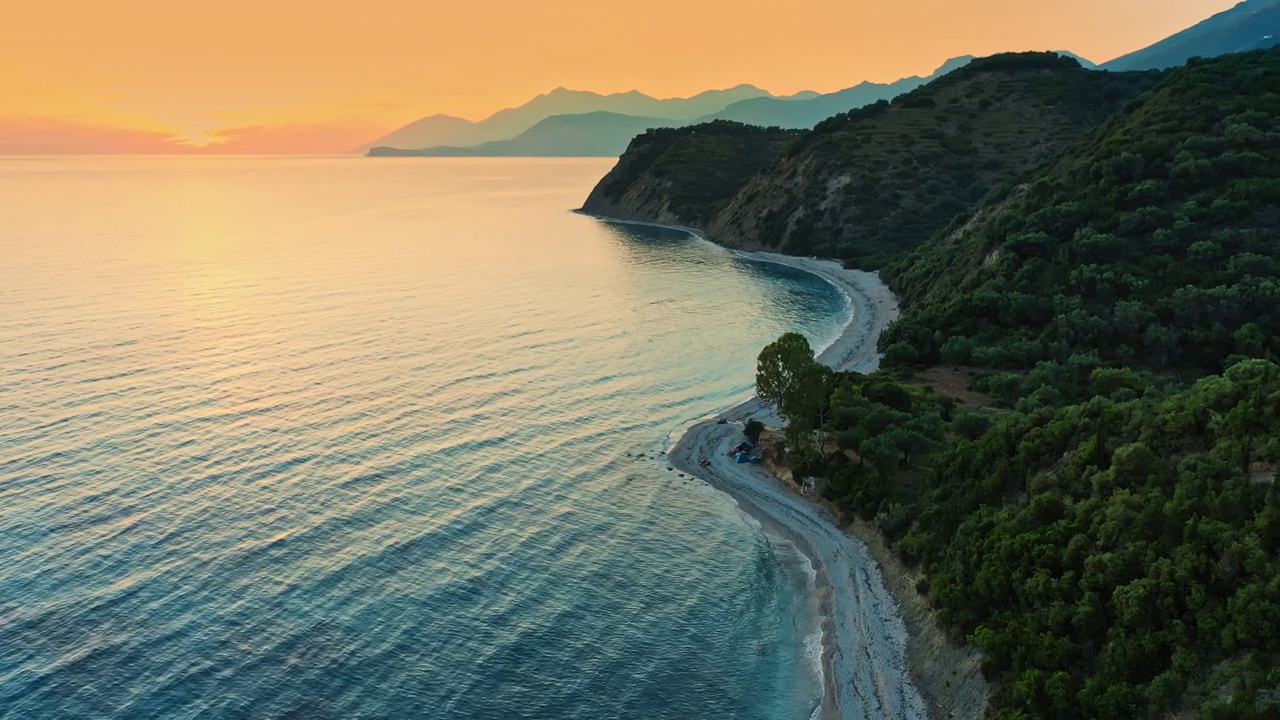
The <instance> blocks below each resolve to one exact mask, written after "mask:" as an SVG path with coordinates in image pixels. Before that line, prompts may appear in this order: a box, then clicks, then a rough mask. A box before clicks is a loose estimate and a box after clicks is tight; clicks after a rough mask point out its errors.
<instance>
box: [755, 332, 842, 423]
mask: <svg viewBox="0 0 1280 720" xmlns="http://www.w3.org/2000/svg"><path fill="white" fill-rule="evenodd" d="M830 380H831V370H830V368H827V367H826V366H825V365H822V364H821V363H819V362H818V361H816V360H814V359H813V349H812V348H810V347H809V341H808V340H806V339H805V337H804V336H803V335H801V334H799V333H787V334H785V335H783V336H782V337H780V338H778V339H777V340H775V341H773V342H772V343H770V344H769V345H766V346H765V348H764V350H761V351H760V357H759V358H758V360H757V361H756V393H757V394H759V395H760V398H761V399H763V400H764V401H766V402H771V403H773V404H774V405H776V406H777V408H778V412H779V413H781V414H782V416H783V417H784V418H786V419H787V420H788V421H790V422H792V423H794V422H796V421H798V420H804V421H806V424H807V423H809V422H812V423H815V427H816V424H817V423H820V422H821V420H822V419H823V418H822V417H821V415H822V414H823V412H822V411H823V409H824V408H825V406H826V405H827V398H828V397H829V393H828V387H827V386H828V385H829V382H830Z"/></svg>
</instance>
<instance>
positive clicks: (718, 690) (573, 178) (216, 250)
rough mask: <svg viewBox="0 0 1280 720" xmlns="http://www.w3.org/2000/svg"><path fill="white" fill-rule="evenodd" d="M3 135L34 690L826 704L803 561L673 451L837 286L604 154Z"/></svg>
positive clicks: (86, 695)
mask: <svg viewBox="0 0 1280 720" xmlns="http://www.w3.org/2000/svg"><path fill="white" fill-rule="evenodd" d="M3 162H4V164H2V165H0V184H3V186H4V187H6V188H12V189H14V192H7V193H6V196H5V197H3V198H0V251H2V252H0V278H3V282H2V283H0V340H2V341H3V342H2V343H0V558H4V560H3V561H2V562H0V717H4V718H63V717H109V718H135V717H163V718H185V717H209V718H222V717H250V716H251V717H298V718H355V717H370V718H375V717H432V718H436V717H439V718H562V717H563V718H601V717H618V718H680V719H694V718H783V717H794V716H807V715H808V713H809V710H810V709H811V708H812V707H813V705H814V703H816V699H817V694H818V688H817V686H816V679H815V677H814V674H813V663H812V661H811V660H810V659H807V658H806V657H805V655H804V654H805V636H806V635H807V634H809V633H811V632H812V631H813V628H812V620H813V619H812V616H811V612H810V610H809V608H808V598H807V596H806V593H805V583H806V582H807V578H806V576H805V575H804V573H803V572H802V568H801V567H800V566H799V565H798V563H797V562H796V561H795V558H794V557H792V552H791V551H790V550H789V549H788V548H786V547H784V546H780V545H778V544H777V543H774V542H771V541H770V540H769V539H768V538H767V537H765V536H764V535H763V534H762V533H761V532H759V530H758V529H757V528H755V527H754V526H753V524H752V523H751V522H750V521H749V520H748V519H746V518H744V517H743V516H742V515H741V514H740V513H739V512H738V511H737V510H736V509H735V508H734V506H733V504H732V503H731V502H730V501H729V500H728V499H727V498H725V497H724V496H722V495H720V494H718V493H716V492H715V491H712V490H711V489H709V488H707V487H705V486H703V485H701V484H700V483H694V482H690V481H688V480H687V479H682V478H679V477H677V474H676V473H674V472H670V471H668V470H667V468H666V466H665V464H663V463H662V462H661V459H660V458H658V459H654V455H655V453H657V452H659V451H660V450H661V449H662V448H663V447H665V444H666V441H667V438H668V436H669V435H670V434H671V433H673V432H675V431H677V430H678V429H679V428H680V427H681V426H683V425H684V424H687V423H688V422H689V421H690V420H692V419H693V418H695V417H698V416H701V415H704V414H706V413H707V412H709V411H711V410H713V409H716V408H719V407H721V406H724V405H726V404H728V403H729V402H730V401H732V400H733V399H735V398H738V397H740V396H742V395H743V394H744V393H746V392H747V391H749V389H750V387H751V382H752V377H753V371H754V358H755V355H756V353H758V351H759V349H760V348H761V347H762V346H763V345H764V344H765V343H767V342H769V341H770V340H772V339H774V338H775V337H776V336H777V335H779V334H780V333H782V332H785V331H787V330H791V329H796V328H799V329H802V330H803V331H804V332H806V333H807V334H809V335H810V337H811V338H812V339H814V340H815V341H820V340H821V339H822V338H824V337H827V336H829V335H830V334H832V333H833V332H834V331H835V329H836V325H837V323H838V318H839V315H840V314H841V312H842V311H843V309H844V300H843V298H841V297H839V296H838V295H837V294H836V293H835V291H834V290H833V289H831V288H830V287H828V286H827V285H825V284H824V283H822V282H821V281H819V280H817V279H815V278H813V277H811V276H808V275H805V274H802V273H798V272H795V271H790V270H785V269H780V268H777V267H774V266H768V265H761V264H757V263H750V262H745V261H742V260H739V259H737V258H735V257H734V256H732V255H731V254H729V253H727V252H725V251H723V250H721V249H718V248H715V247H713V246H711V245H708V244H706V243H702V242H698V241H694V240H691V239H689V238H687V237H685V236H683V235H681V234H679V233H674V232H663V231H652V230H647V231H642V230H639V229H637V228H634V227H622V226H614V225H609V224H606V223H602V222H600V221H597V220H594V219H591V218H587V217H582V216H578V215H574V214H571V213H569V212H567V210H568V209H569V208H572V207H576V206H577V205H579V204H580V203H581V200H582V199H583V198H584V197H585V196H586V193H587V191H588V190H589V189H590V187H591V185H592V184H593V182H594V181H595V179H596V178H598V177H599V176H600V175H602V174H603V173H604V172H605V171H606V170H607V169H608V165H609V163H607V162H601V161H596V160H591V161H582V160H539V161H529V160H434V159H431V160H427V159H422V160H418V159H406V160H397V161H369V160H363V159H349V158H338V159H301V160H294V159H288V160H286V159H235V158H231V159H205V158H202V159H192V160H185V159H184V160H179V159H57V160H53V159H36V160H23V161H18V160H5V161H3ZM641 453H643V454H644V455H645V457H644V458H643V459H641V458H638V457H636V456H638V455H640V454H641Z"/></svg>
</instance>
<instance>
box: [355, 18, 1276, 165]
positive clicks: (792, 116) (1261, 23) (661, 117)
mask: <svg viewBox="0 0 1280 720" xmlns="http://www.w3.org/2000/svg"><path fill="white" fill-rule="evenodd" d="M1276 44H1280V0H1247V1H1246V2H1242V3H1240V4H1239V5H1237V6H1235V7H1234V8H1232V9H1230V10H1227V11H1225V12H1222V13H1219V14H1217V15H1214V16H1213V17H1211V18H1209V19H1207V20H1205V21H1203V22H1201V23H1199V24H1197V25H1195V26H1193V27H1191V28H1188V29H1187V30H1184V31H1182V32H1180V33H1178V34H1176V35H1173V36H1172V37H1169V38H1166V39H1165V40H1162V41H1160V42H1158V43H1156V44H1154V45H1152V46H1150V47H1147V48H1144V49H1142V50H1138V51H1137V52H1133V53H1130V54H1128V55H1125V56H1123V57H1119V58H1116V59H1115V60H1112V61H1110V62H1108V63H1105V64H1104V65H1102V66H1101V69H1103V70H1112V71H1125V70H1153V69H1164V68H1168V67H1173V66H1177V65H1182V64H1183V63H1185V62H1186V61H1187V59H1188V58H1190V57H1194V56H1201V57H1213V56H1217V55H1222V54H1225V53H1232V52H1242V51H1246V50H1253V49H1258V48H1263V47H1270V46H1272V45H1276ZM1057 54H1058V55H1066V56H1069V57H1072V58H1074V59H1076V60H1077V61H1079V62H1080V64H1081V66H1082V67H1084V68H1086V69H1097V68H1098V66H1097V65H1094V64H1093V63H1091V62H1089V61H1088V60H1085V59H1084V58H1082V57H1080V56H1078V55H1074V54H1072V53H1069V52H1065V51H1059V52H1057ZM972 59H973V57H972V56H964V57H958V58H952V59H950V60H948V61H947V62H946V63H944V64H943V65H942V66H941V67H940V68H938V69H937V70H936V71H935V72H934V73H932V74H931V75H929V76H928V77H919V76H913V77H908V78H903V79H901V80H897V81H894V82H891V83H872V82H863V83H860V84H858V85H855V86H853V87H850V88H846V89H844V90H839V91H836V92H832V93H825V94H823V93H816V92H813V91H805V92H800V93H796V94H795V95H788V96H777V95H773V94H770V93H769V92H766V91H765V90H761V89H760V88H758V87H755V86H753V85H739V86H737V87H733V88H729V89H727V90H709V91H707V92H704V93H700V94H698V95H694V96H693V97H690V98H675V99H669V100H660V99H658V98H654V97H650V96H648V95H645V94H644V93H641V92H637V91H634V90H633V91H631V92H626V93H615V94H612V95H601V94H598V93H593V92H585V91H580V90H567V89H565V88H557V89H556V90H553V91H551V92H550V93H547V94H544V95H539V96H538V97H536V98H534V99H533V100H530V101H529V102H527V103H525V104H524V105H521V106H520V107H515V108H509V109H506V110H502V111H500V112H497V113H495V114H494V115H492V116H491V117H489V118H487V119H485V120H482V121H479V122H472V121H470V120H464V119H463V118H458V117H452V116H449V115H432V116H430V117H425V118H422V119H420V120H416V121H414V122H412V123H410V124H408V125H406V126H404V127H402V128H400V129H399V130H396V131H395V132H392V133H390V134H388V135H386V136H384V137H381V138H378V139H377V140H375V141H373V142H371V143H367V144H365V145H363V146H361V147H360V148H357V151H358V152H367V153H368V154H369V155H372V156H405V155H423V156H453V157H459V156H488V157H493V156H533V157H537V156H542V157H548V156H584V157H585V156H598V157H612V156H617V155H620V154H622V152H623V151H624V150H625V149H626V147H627V143H628V142H629V141H630V139H631V138H632V137H634V136H635V135H638V134H640V133H642V132H644V131H645V130H648V129H651V128H657V127H685V126H689V125H695V124H700V123H706V122H710V121H713V120H731V121H735V122H740V123H745V124H748V125H758V126H761V127H781V128H786V129H808V128H812V127H813V126H814V125H816V124H817V123H819V122H821V121H822V120H824V119H826V118H829V117H831V116H833V115H837V114H839V113H843V112H847V111H849V110H853V109H856V108H860V107H864V106H867V105H870V104H872V103H875V102H879V101H880V100H892V99H893V98H895V97H898V96H899V95H902V94H904V93H908V92H911V91H912V90H915V89H916V88H919V87H921V86H923V85H925V84H927V83H929V82H930V81H932V80H935V79H937V78H939V77H941V76H943V75H946V74H947V73H949V72H951V71H953V70H956V69H958V68H961V67H964V66H965V65H967V64H968V63H969V61H971V60H972Z"/></svg>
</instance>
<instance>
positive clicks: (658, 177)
mask: <svg viewBox="0 0 1280 720" xmlns="http://www.w3.org/2000/svg"><path fill="white" fill-rule="evenodd" d="M801 133H802V131H800V130H783V129H781V128H776V127H774V128H760V127H755V126H752V125H743V124H742V123H737V122H732V121H729V120H713V121H711V122H709V123H703V124H701V125H694V126H692V127H686V128H679V129H673V128H658V129H653V130H649V131H647V132H645V133H644V134H642V135H639V136H637V137H636V138H635V139H633V140H632V141H631V144H630V145H629V146H628V147H627V151H626V152H625V153H624V154H623V155H622V157H621V158H620V159H619V161H618V165H617V167H615V168H614V169H613V170H612V171H610V172H609V174H608V175H606V176H605V177H604V179H603V180H601V181H600V183H599V184H598V185H597V186H596V187H595V189H594V190H592V191H591V195H590V197H588V198H587V201H586V203H584V204H583V209H584V210H586V211H588V212H593V213H596V214H600V215H608V216H613V217H623V218H627V219H635V220H651V221H655V222H665V223H670V224H677V225H688V226H693V227H705V226H706V225H707V224H708V223H709V222H710V221H711V219H712V218H713V217H714V216H715V215H716V213H718V212H719V211H720V209H721V208H723V207H724V205H725V204H726V203H727V202H728V201H729V199H730V198H732V197H733V196H734V194H735V193H737V192H738V190H740V189H741V188H742V186H743V185H744V184H745V183H746V181H747V179H748V178H750V177H751V176H752V175H754V174H755V173H756V172H758V171H760V170H761V169H762V168H764V167H766V166H767V165H769V164H770V163H772V162H773V161H774V160H776V159H777V158H778V157H779V156H781V155H782V152H783V150H784V149H785V147H786V145H787V144H788V143H790V142H792V141H794V140H795V138H797V137H799V136H800V134H801Z"/></svg>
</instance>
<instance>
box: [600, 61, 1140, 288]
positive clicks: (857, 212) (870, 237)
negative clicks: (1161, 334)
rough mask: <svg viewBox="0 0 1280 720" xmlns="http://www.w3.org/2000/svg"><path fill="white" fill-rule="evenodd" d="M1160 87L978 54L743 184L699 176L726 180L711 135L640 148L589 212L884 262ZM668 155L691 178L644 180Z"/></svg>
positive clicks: (833, 123) (828, 123) (804, 140)
mask: <svg viewBox="0 0 1280 720" xmlns="http://www.w3.org/2000/svg"><path fill="white" fill-rule="evenodd" d="M1159 77H1160V74H1158V73H1150V72H1148V73H1102V72H1094V71H1089V70H1085V69H1083V68H1081V67H1080V65H1079V63H1078V62H1077V61H1076V60H1074V59H1072V58H1068V57H1063V56H1060V55H1058V54H1056V53H1022V54H1006V55H996V56H992V57H989V58H982V59H979V60H975V61H973V62H971V63H969V64H968V65H967V66H965V67H962V68H960V69H958V70H955V71H953V72H951V73H949V74H946V75H944V76H942V77H941V78H939V79H938V80H935V81H933V82H931V83H929V84H928V85H925V86H924V87H921V88H919V89H917V90H915V91H913V92H911V93H908V94H906V95H903V96H901V97H899V98H897V99H895V100H894V101H893V102H891V103H890V102H880V103H876V104H874V105H870V106H867V107H865V108H861V109H859V110H854V111H851V112H849V113H845V114H842V115H837V116H835V117H832V118H829V119H827V120H825V121H823V122H821V123H819V124H818V125H817V126H816V127H815V128H814V129H813V130H812V131H809V132H806V133H804V134H802V135H798V136H796V138H795V141H794V142H791V143H789V144H788V145H787V149H786V152H785V153H783V152H778V154H777V156H775V157H770V158H767V162H765V163H763V164H762V165H760V166H759V167H758V168H756V169H755V170H753V172H751V173H750V174H748V175H745V176H741V175H738V174H736V173H733V174H732V176H733V179H734V180H735V182H734V183H728V182H718V181H715V180H711V179H709V178H706V177H703V175H702V174H701V173H708V174H710V175H719V176H720V179H726V178H724V173H723V170H724V167H725V166H724V165H723V164H722V161H721V160H720V157H721V155H722V154H723V153H724V149H723V148H721V147H719V146H718V145H716V144H714V143H706V142H700V140H705V138H702V137H701V136H703V135H705V134H706V133H707V132H708V130H707V128H706V126H699V127H694V128H685V129H682V130H676V131H668V132H665V133H664V134H661V135H650V136H649V137H648V138H645V140H646V141H645V142H643V143H641V142H640V140H641V138H638V139H637V142H635V143H633V144H632V146H631V148H629V149H628V151H627V153H626V154H624V155H623V156H622V158H621V160H620V161H619V163H618V166H617V167H616V168H614V169H613V171H611V172H610V173H609V175H608V176H607V177H606V178H605V179H604V180H603V181H602V182H601V184H600V185H599V186H598V187H597V188H596V189H595V191H593V192H592V194H591V197H590V198H589V199H588V200H587V202H586V204H585V205H584V208H583V209H584V210H586V211H588V212H594V213H597V214H603V215H608V214H616V213H611V212H609V211H608V210H609V208H618V207H625V208H626V210H627V215H628V217H630V218H632V219H648V220H653V221H658V222H672V220H673V218H674V219H676V220H678V221H679V224H684V225H695V226H697V227H699V228H700V229H703V230H705V231H706V232H707V234H708V235H709V236H710V237H711V238H712V239H713V240H716V241H717V242H722V243H724V244H727V245H731V246H734V247H742V248H768V249H776V250H783V251H785V252H790V253H794V254H803V255H808V254H816V255H826V256H832V257H840V258H844V259H853V260H858V261H859V262H861V263H862V264H864V265H874V264H877V263H878V262H879V261H880V260H882V259H883V258H885V257H888V256H889V255H890V254H892V253H894V252H897V251H900V250H903V249H908V248H912V247H915V246H917V245H919V244H920V243H922V242H924V241H925V240H927V239H928V238H929V236H930V235H932V234H933V233H934V232H936V231H938V230H940V229H941V228H943V227H945V226H946V224H947V222H948V221H949V220H950V219H951V218H952V217H954V216H955V215H956V213H958V212H961V211H962V210H964V209H965V208H967V207H969V206H970V205H972V204H973V203H975V202H977V201H979V200H981V199H982V198H983V197H984V196H985V195H986V194H987V193H988V192H989V191H990V190H991V189H992V188H993V187H995V186H997V185H998V184H999V183H1001V182H1003V181H1005V180H1007V179H1009V178H1013V177H1015V176H1017V175H1018V174H1020V173H1022V172H1025V171H1028V170H1030V169H1032V168H1034V167H1035V166H1036V165H1038V164H1039V163H1041V162H1043V161H1045V160H1046V159H1048V158H1050V157H1052V156H1053V155H1055V154H1056V153H1057V152H1059V151H1061V150H1062V149H1064V148H1066V147H1067V146H1069V145H1070V144H1072V143H1074V142H1076V141H1078V140H1079V139H1080V138H1081V137H1083V135H1084V134H1085V133H1086V132H1087V131H1088V130H1090V129H1092V128H1093V127H1095V126H1096V125H1097V124H1099V123H1101V122H1102V121H1103V120H1105V119H1106V118H1107V117H1108V116H1110V115H1111V114H1112V113H1114V112H1116V111H1117V110H1119V109H1120V108H1122V107H1123V106H1124V105H1125V103H1127V102H1128V101H1129V100H1131V99H1133V98H1134V97H1136V96H1137V95H1138V94H1140V93H1141V92H1143V91H1144V90H1146V89H1148V88H1150V87H1151V86H1152V85H1154V84H1155V82H1156V81H1157V80H1158V79H1159ZM774 150H780V148H777V147H775V148H774ZM664 153H671V154H673V155H677V156H679V158H680V162H682V163H684V165H685V167H686V168H687V169H688V171H687V172H685V173H682V174H680V175H678V176H666V177H655V176H653V175H652V174H651V173H649V172H647V170H648V168H649V167H650V164H649V163H647V162H645V161H644V160H645V157H657V156H661V155H662V154H664ZM637 156H643V157H637ZM709 183H713V184H715V185H716V187H717V188H718V190H720V191H722V192H718V193H716V194H714V195H712V196H707V199H706V200H703V199H701V198H702V197H703V196H702V194H701V193H699V192H687V191H686V185H688V184H697V185H706V184H709ZM724 192H727V193H728V194H727V199H726V196H725V195H724ZM676 206H679V207H680V208H682V211H681V212H679V213H675V212H672V210H671V208H672V207H676Z"/></svg>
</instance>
